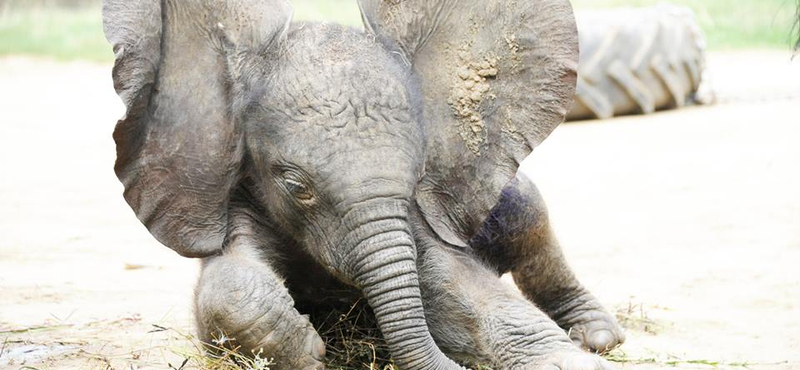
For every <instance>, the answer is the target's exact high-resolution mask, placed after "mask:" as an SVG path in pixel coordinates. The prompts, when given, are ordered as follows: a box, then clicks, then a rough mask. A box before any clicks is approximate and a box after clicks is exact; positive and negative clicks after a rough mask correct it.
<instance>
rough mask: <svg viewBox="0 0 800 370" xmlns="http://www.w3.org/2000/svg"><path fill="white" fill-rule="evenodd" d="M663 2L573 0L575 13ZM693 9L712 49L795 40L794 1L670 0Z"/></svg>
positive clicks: (785, 46) (780, 44)
mask: <svg viewBox="0 0 800 370" xmlns="http://www.w3.org/2000/svg"><path fill="white" fill-rule="evenodd" d="M662 2H665V1H664V0H573V1H572V3H573V4H574V5H575V8H576V9H578V10H589V9H595V8H605V7H613V6H648V5H656V4H658V3H662ZM668 2H669V3H673V4H677V5H685V6H688V7H690V8H691V9H692V10H694V13H695V17H696V18H697V21H698V23H699V24H700V27H701V28H702V29H703V30H704V31H705V33H706V38H707V40H708V46H709V48H710V49H712V50H720V49H722V50H725V49H753V48H757V49H763V48H778V49H786V50H788V49H789V48H791V47H792V46H793V45H794V43H793V42H794V41H796V38H795V35H796V33H794V32H793V31H795V28H794V22H795V21H796V20H797V13H796V4H797V3H796V0H669V1H668Z"/></svg>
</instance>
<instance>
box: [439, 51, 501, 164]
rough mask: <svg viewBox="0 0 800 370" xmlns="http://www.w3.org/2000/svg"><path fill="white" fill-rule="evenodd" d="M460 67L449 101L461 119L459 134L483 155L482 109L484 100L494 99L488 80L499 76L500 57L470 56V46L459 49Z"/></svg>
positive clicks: (474, 149)
mask: <svg viewBox="0 0 800 370" xmlns="http://www.w3.org/2000/svg"><path fill="white" fill-rule="evenodd" d="M458 59H459V61H458V66H457V67H456V68H455V74H454V77H453V87H452V89H451V95H450V97H449V98H448V100H447V103H448V104H450V107H451V108H452V109H453V114H454V115H455V116H456V118H458V133H459V135H460V136H461V139H462V140H464V143H465V144H466V145H467V148H469V150H471V151H472V152H473V153H475V154H477V155H480V147H481V144H483V142H484V141H486V124H485V123H484V121H483V116H482V114H481V112H480V105H481V103H482V102H483V101H484V100H485V99H487V98H488V99H494V98H495V96H494V94H493V93H491V86H490V84H489V80H491V79H494V78H495V77H497V74H498V73H499V70H498V59H497V57H495V56H485V57H482V58H478V59H473V58H471V57H470V53H469V51H467V47H463V48H462V49H461V50H460V51H459V52H458Z"/></svg>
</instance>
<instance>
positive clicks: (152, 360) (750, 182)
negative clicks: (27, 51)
mask: <svg viewBox="0 0 800 370" xmlns="http://www.w3.org/2000/svg"><path fill="white" fill-rule="evenodd" d="M798 63H800V62H797V61H796V62H794V64H790V63H789V53H788V52H787V53H774V52H758V53H755V52H748V53H725V54H714V55H712V57H711V60H710V66H711V72H712V77H713V78H712V80H711V82H712V85H711V90H714V91H716V92H718V97H722V98H719V100H720V101H723V102H728V104H722V105H717V106H708V107H693V108H686V109H683V110H681V111H674V112H665V113H659V114H655V115H652V116H647V117H626V118H619V119H614V120H610V121H604V122H597V121H595V122H586V123H572V124H565V125H563V126H562V127H560V128H559V129H558V130H556V131H555V133H554V134H553V135H552V137H551V138H550V139H548V140H547V141H546V142H545V143H544V144H543V145H542V146H541V147H540V148H538V149H537V151H536V152H535V154H534V155H533V156H532V157H531V158H529V160H528V161H526V163H525V166H524V167H525V170H526V171H527V172H528V173H530V174H531V176H532V177H533V178H534V179H535V181H536V182H537V184H538V185H539V187H540V188H541V190H542V191H543V193H544V195H545V197H546V199H548V203H549V206H550V209H551V214H552V218H553V222H554V224H555V226H556V230H557V233H558V234H559V236H560V238H561V241H562V244H563V245H564V248H565V252H566V254H567V255H568V258H569V260H570V261H571V263H572V264H573V266H574V267H575V269H576V270H577V272H578V273H579V276H580V277H581V278H582V280H583V281H584V283H585V284H586V285H587V286H589V287H590V288H591V289H592V290H593V291H594V292H595V293H596V295H598V296H599V297H600V299H601V300H602V301H604V302H605V303H606V304H607V305H608V306H609V307H611V308H613V309H614V310H618V312H619V313H620V317H621V318H622V319H623V322H624V324H625V325H626V326H627V327H628V343H626V344H625V345H624V346H623V347H622V351H624V353H622V352H618V353H617V354H616V355H615V357H616V359H617V360H621V361H626V362H622V363H620V364H619V367H621V368H632V369H654V368H663V367H669V366H670V364H672V363H674V362H676V361H677V362H681V361H683V362H682V363H681V364H680V365H679V366H680V367H685V368H710V366H708V365H705V364H703V363H714V362H717V363H721V365H720V366H719V368H722V369H725V368H742V367H741V365H742V364H743V363H748V364H750V365H748V367H749V368H751V369H793V368H800V315H798V312H800V273H798V261H800V191H799V190H798V189H800V145H798V143H797V138H798V137H800V117H799V116H798V114H799V113H798V106H800V105H799V104H800V68H798ZM0 102H3V103H0V171H2V172H1V173H2V174H0V235H2V237H0V368H2V369H6V368H8V369H19V368H20V367H21V366H23V364H24V365H28V366H33V367H35V368H39V369H48V368H53V369H55V368H92V369H93V368H103V369H105V368H107V367H109V366H110V367H111V368H114V369H129V368H166V367H168V366H169V364H172V365H173V366H174V367H176V368H177V367H179V366H180V364H181V362H182V361H183V357H182V356H181V353H183V352H184V351H189V352H192V351H193V350H192V346H191V344H190V343H189V342H187V341H186V340H185V337H184V335H182V334H181V333H187V334H188V333H191V331H192V318H191V295H192V289H193V287H192V285H193V282H194V279H195V278H196V275H197V263H196V262H195V261H191V260H186V259H183V258H180V257H179V256H178V255H176V254H174V253H173V252H171V251H170V250H168V249H167V248H165V247H162V246H160V245H159V244H158V243H157V242H155V241H154V240H153V238H152V237H150V235H149V234H148V233H147V231H146V230H145V229H144V227H143V226H141V225H140V224H139V222H138V221H137V220H136V218H135V216H134V215H133V213H132V212H131V211H130V210H129V208H128V207H127V205H126V204H125V202H124V201H123V199H122V196H121V192H122V186H121V185H120V184H119V183H118V182H117V180H116V178H115V177H114V174H113V171H112V168H113V161H114V145H113V142H112V140H111V136H110V135H111V130H112V128H113V123H114V122H115V120H116V119H117V118H119V117H120V116H121V114H122V112H123V107H122V104H121V103H120V102H119V100H118V99H117V97H116V96H115V95H114V93H113V91H112V88H111V80H110V67H109V66H105V65H103V66H98V65H91V64H82V63H71V64H57V63H53V62H48V61H40V60H31V59H23V58H10V59H9V58H6V59H0ZM153 325H159V326H160V327H163V328H169V329H170V330H163V329H161V328H159V327H156V326H153ZM173 329H174V330H173ZM689 361H693V362H694V363H689ZM12 362H13V363H12ZM639 362H641V363H639ZM191 364H192V362H190V364H189V365H191Z"/></svg>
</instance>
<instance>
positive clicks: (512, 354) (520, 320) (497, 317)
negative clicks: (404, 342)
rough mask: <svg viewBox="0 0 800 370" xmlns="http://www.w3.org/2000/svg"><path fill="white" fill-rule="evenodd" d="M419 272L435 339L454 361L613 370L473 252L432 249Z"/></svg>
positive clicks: (501, 366)
mask: <svg viewBox="0 0 800 370" xmlns="http://www.w3.org/2000/svg"><path fill="white" fill-rule="evenodd" d="M419 273H420V277H421V286H422V294H423V301H424V302H425V314H426V316H427V318H428V323H429V327H430V330H431V334H432V335H433V337H434V339H435V340H436V343H437V344H438V345H439V346H440V347H441V348H442V350H443V351H445V353H448V354H450V355H451V356H453V357H454V358H459V359H461V360H464V361H467V362H475V361H478V362H491V363H492V364H493V365H495V366H497V367H495V368H498V369H515V370H516V369H525V370H528V369H560V370H571V369H586V370H607V369H613V367H611V365H610V364H608V363H607V362H606V361H605V360H603V359H601V358H600V357H599V356H597V355H594V354H590V353H586V352H584V351H581V350H580V349H579V348H577V347H575V346H574V345H573V344H572V342H571V341H570V339H569V337H568V336H567V333H566V332H564V331H563V330H562V329H561V328H559V327H558V325H557V324H556V323H555V322H553V321H552V320H551V319H550V318H548V317H547V315H546V314H545V313H543V312H542V311H540V310H539V309H538V308H537V307H536V306H534V305H533V304H532V303H531V302H529V301H528V300H527V299H525V297H523V296H522V295H521V294H520V293H519V291H517V290H516V289H515V288H514V287H513V286H511V285H510V284H507V283H504V282H502V281H501V280H500V279H499V276H498V275H497V274H496V273H495V272H494V271H492V270H491V269H490V268H488V267H486V266H484V265H483V264H482V263H481V262H479V261H477V260H475V258H474V257H473V256H471V255H468V254H467V253H464V252H462V251H456V250H452V249H448V248H447V247H438V246H437V247H432V248H429V249H427V250H426V251H424V253H423V254H422V255H421V257H420V261H419Z"/></svg>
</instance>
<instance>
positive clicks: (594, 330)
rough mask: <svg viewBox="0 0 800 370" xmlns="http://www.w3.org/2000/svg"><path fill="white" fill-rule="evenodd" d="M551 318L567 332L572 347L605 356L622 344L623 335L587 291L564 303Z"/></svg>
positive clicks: (615, 323)
mask: <svg viewBox="0 0 800 370" xmlns="http://www.w3.org/2000/svg"><path fill="white" fill-rule="evenodd" d="M549 311H550V312H553V313H555V314H554V315H552V316H553V319H554V320H555V321H556V323H558V325H559V326H560V327H561V328H563V329H564V330H566V331H567V333H568V334H569V337H570V339H572V342H573V343H575V345H577V346H579V347H581V348H583V349H586V350H588V351H591V352H595V353H605V352H608V351H610V350H612V349H614V348H616V347H618V346H620V345H621V344H622V343H623V342H625V332H624V331H623V330H622V327H621V326H620V325H619V323H618V322H617V320H616V318H614V316H613V315H611V314H610V313H609V312H608V311H606V310H605V308H603V306H602V305H601V304H600V303H599V302H598V301H597V299H596V298H594V297H593V296H592V295H591V294H590V293H588V292H582V293H581V294H579V295H576V296H575V297H573V298H571V299H568V300H565V301H563V303H560V304H559V305H558V307H557V308H556V309H555V310H549Z"/></svg>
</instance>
